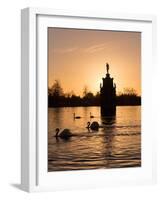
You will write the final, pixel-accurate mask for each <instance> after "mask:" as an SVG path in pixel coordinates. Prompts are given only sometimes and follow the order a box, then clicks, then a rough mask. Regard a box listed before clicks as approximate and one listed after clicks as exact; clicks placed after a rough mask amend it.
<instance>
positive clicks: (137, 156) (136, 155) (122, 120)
mask: <svg viewBox="0 0 161 200" xmlns="http://www.w3.org/2000/svg"><path fill="white" fill-rule="evenodd" d="M90 112H91V113H92V115H93V116H94V117H95V118H93V119H90ZM73 113H76V115H79V116H81V117H82V118H81V119H75V120H74V119H73ZM48 119H49V122H48V123H49V124H48V171H60V170H81V169H97V168H121V167H138V166H141V107H140V106H118V107H117V112H116V117H115V118H101V116H100V108H99V107H68V108H49V110H48ZM88 121H90V122H92V121H98V122H99V124H102V125H104V126H103V128H100V129H99V131H97V132H94V131H91V132H88V130H87V129H86V128H85V127H86V124H87V122H88ZM56 128H60V129H61V130H63V129H64V128H68V129H70V130H71V132H72V133H73V134H75V136H73V137H71V138H70V139H69V140H67V141H65V140H62V139H61V138H60V139H59V140H56V138H55V137H53V136H54V135H55V129H56Z"/></svg>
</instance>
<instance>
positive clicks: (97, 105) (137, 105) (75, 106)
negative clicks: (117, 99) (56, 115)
mask: <svg viewBox="0 0 161 200" xmlns="http://www.w3.org/2000/svg"><path fill="white" fill-rule="evenodd" d="M119 106H141V104H138V105H116V107H119ZM72 107H101V106H100V105H88V106H81V105H79V106H52V107H51V106H48V108H72Z"/></svg>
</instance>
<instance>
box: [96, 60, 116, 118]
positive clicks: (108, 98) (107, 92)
mask: <svg viewBox="0 0 161 200" xmlns="http://www.w3.org/2000/svg"><path fill="white" fill-rule="evenodd" d="M106 69H107V74H106V77H105V78H102V80H103V84H100V98H101V99H100V100H101V115H102V116H111V115H115V114H116V84H115V83H113V78H111V77H110V74H109V64H108V63H106Z"/></svg>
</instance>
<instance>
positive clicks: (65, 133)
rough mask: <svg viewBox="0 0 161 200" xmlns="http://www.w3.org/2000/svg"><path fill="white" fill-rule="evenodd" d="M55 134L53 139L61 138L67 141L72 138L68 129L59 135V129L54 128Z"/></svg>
mask: <svg viewBox="0 0 161 200" xmlns="http://www.w3.org/2000/svg"><path fill="white" fill-rule="evenodd" d="M55 131H56V134H55V137H56V138H58V137H60V138H62V139H68V138H70V137H71V136H72V133H71V132H70V130H69V129H64V130H63V131H62V132H61V133H59V131H60V129H59V128H56V130H55Z"/></svg>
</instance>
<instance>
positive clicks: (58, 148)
mask: <svg viewBox="0 0 161 200" xmlns="http://www.w3.org/2000/svg"><path fill="white" fill-rule="evenodd" d="M47 37H48V42H47V43H48V47H47V48H48V52H47V53H48V55H47V56H48V59H47V62H48V94H47V98H48V109H47V110H48V161H47V162H48V172H54V171H70V170H92V169H112V168H130V167H141V164H142V160H141V32H136V31H117V30H116V31H114V30H98V29H78V28H64V27H62V28H61V27H48V29H47Z"/></svg>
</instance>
